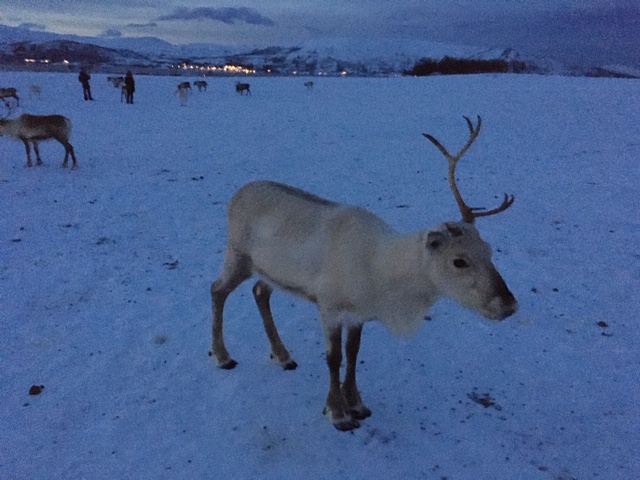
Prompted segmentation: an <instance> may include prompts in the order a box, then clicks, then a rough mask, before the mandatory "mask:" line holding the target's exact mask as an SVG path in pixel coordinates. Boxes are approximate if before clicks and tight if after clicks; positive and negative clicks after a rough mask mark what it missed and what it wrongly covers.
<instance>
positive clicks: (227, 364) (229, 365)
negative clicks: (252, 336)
mask: <svg viewBox="0 0 640 480" xmlns="http://www.w3.org/2000/svg"><path fill="white" fill-rule="evenodd" d="M209 356H210V357H213V356H214V355H213V352H211V351H209ZM236 365H238V362H236V361H235V360H234V359H233V358H228V359H227V360H225V361H224V362H218V368H222V369H223V370H231V369H233V368H235V367H236Z"/></svg>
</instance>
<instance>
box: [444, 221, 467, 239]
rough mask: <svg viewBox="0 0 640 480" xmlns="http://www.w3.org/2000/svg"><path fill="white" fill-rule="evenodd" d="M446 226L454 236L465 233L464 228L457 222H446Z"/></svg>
mask: <svg viewBox="0 0 640 480" xmlns="http://www.w3.org/2000/svg"><path fill="white" fill-rule="evenodd" d="M445 227H447V231H448V232H449V233H450V234H451V236H452V237H461V236H462V235H464V232H463V231H462V229H461V228H460V227H459V226H457V225H456V224H455V223H445Z"/></svg>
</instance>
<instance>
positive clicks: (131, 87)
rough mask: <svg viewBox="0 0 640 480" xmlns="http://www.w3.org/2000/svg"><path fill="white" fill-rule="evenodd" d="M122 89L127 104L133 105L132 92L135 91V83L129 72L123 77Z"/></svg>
mask: <svg viewBox="0 0 640 480" xmlns="http://www.w3.org/2000/svg"><path fill="white" fill-rule="evenodd" d="M124 88H125V91H126V92H127V103H131V104H133V92H135V91H136V82H135V81H134V80H133V73H131V70H129V71H127V75H126V76H125V77H124Z"/></svg>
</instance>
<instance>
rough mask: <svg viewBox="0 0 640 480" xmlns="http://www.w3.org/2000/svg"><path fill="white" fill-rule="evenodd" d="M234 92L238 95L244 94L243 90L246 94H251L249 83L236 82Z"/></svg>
mask: <svg viewBox="0 0 640 480" xmlns="http://www.w3.org/2000/svg"><path fill="white" fill-rule="evenodd" d="M236 92H238V93H239V94H240V95H244V93H243V92H247V95H251V85H249V84H248V83H240V82H237V83H236Z"/></svg>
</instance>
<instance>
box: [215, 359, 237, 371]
mask: <svg viewBox="0 0 640 480" xmlns="http://www.w3.org/2000/svg"><path fill="white" fill-rule="evenodd" d="M236 365H238V362H236V361H235V360H234V359H232V358H230V359H229V360H227V361H226V362H224V363H222V364H220V365H218V367H219V368H222V369H223V370H232V369H234V368H236Z"/></svg>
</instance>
